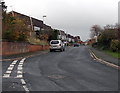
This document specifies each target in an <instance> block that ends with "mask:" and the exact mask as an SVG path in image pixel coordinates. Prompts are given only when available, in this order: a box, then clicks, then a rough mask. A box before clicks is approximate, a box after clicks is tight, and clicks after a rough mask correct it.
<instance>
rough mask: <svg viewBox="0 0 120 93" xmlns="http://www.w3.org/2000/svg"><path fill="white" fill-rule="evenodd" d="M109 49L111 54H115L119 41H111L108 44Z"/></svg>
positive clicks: (118, 47) (119, 45)
mask: <svg viewBox="0 0 120 93" xmlns="http://www.w3.org/2000/svg"><path fill="white" fill-rule="evenodd" d="M110 49H111V50H112V51H113V52H117V51H118V50H119V49H120V41H119V40H112V41H111V44H110Z"/></svg>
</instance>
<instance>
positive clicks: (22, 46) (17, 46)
mask: <svg viewBox="0 0 120 93" xmlns="http://www.w3.org/2000/svg"><path fill="white" fill-rule="evenodd" d="M0 44H1V45H2V48H0V51H2V55H13V54H21V53H27V52H34V51H42V50H48V49H49V46H43V45H31V44H28V43H17V42H0ZM1 49H2V50H1Z"/></svg>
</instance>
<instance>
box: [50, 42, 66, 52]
mask: <svg viewBox="0 0 120 93" xmlns="http://www.w3.org/2000/svg"><path fill="white" fill-rule="evenodd" d="M55 50H60V51H65V44H64V43H63V42H62V41H61V40H51V41H50V52H52V51H55Z"/></svg>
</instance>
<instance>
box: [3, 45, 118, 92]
mask: <svg viewBox="0 0 120 93" xmlns="http://www.w3.org/2000/svg"><path fill="white" fill-rule="evenodd" d="M14 61H15V60H14ZM14 61H13V60H11V61H6V62H4V61H3V62H2V63H3V65H2V67H3V68H2V70H3V72H2V75H3V81H2V84H3V88H2V89H3V91H30V92H32V91H35V92H36V91H37V92H38V93H39V91H79V93H82V91H83V93H85V92H86V91H94V93H96V92H97V91H101V92H99V93H103V92H104V93H118V92H114V91H118V89H119V84H118V78H119V77H118V70H117V69H115V68H113V67H110V66H107V65H104V64H101V63H99V62H97V61H96V60H94V59H93V58H92V57H91V55H90V52H89V47H87V46H80V47H69V48H66V51H65V52H59V51H56V52H47V53H44V54H39V53H38V55H36V56H32V57H27V58H22V59H19V60H17V63H16V64H15V65H11V64H13V63H14ZM21 63H22V65H20V64H21ZM11 66H12V67H14V68H13V69H12V70H11V72H10V73H9V76H7V77H4V76H5V75H6V73H7V72H8V71H9V69H10V68H9V67H11ZM8 68H9V69H8ZM20 69H22V70H21V71H22V73H18V71H19V70H20ZM19 72H20V71H19ZM20 75H21V76H20ZM17 76H18V78H16V77H17ZM16 93H17V92H16ZM48 93H49V92H48ZM88 93H91V92H88Z"/></svg>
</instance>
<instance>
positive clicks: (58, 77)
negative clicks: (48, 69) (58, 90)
mask: <svg viewBox="0 0 120 93" xmlns="http://www.w3.org/2000/svg"><path fill="white" fill-rule="evenodd" d="M48 77H49V78H52V79H63V78H65V76H63V75H50V76H48Z"/></svg>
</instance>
